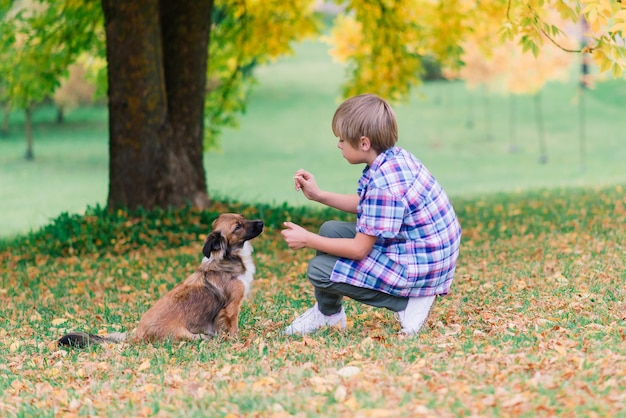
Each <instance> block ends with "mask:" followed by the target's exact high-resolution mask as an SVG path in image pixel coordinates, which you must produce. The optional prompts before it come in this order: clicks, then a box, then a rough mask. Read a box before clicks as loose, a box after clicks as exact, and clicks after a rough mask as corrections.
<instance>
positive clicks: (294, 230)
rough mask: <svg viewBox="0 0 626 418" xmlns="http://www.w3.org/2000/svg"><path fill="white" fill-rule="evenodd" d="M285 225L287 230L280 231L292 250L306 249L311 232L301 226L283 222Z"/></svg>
mask: <svg viewBox="0 0 626 418" xmlns="http://www.w3.org/2000/svg"><path fill="white" fill-rule="evenodd" d="M283 225H284V226H285V228H286V229H283V230H282V231H280V233H281V234H282V236H283V238H284V239H285V242H286V243H287V245H288V246H289V248H291V249H292V250H299V249H300V248H305V247H306V246H307V244H306V237H307V235H308V234H310V232H309V231H307V230H306V229H304V228H302V227H301V226H300V225H297V224H294V223H293V222H283Z"/></svg>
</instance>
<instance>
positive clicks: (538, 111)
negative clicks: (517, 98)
mask: <svg viewBox="0 0 626 418" xmlns="http://www.w3.org/2000/svg"><path fill="white" fill-rule="evenodd" d="M535 120H536V121H537V134H538V135H539V164H546V163H547V162H548V146H547V145H546V135H545V131H544V129H543V108H542V107H541V95H540V94H539V93H537V94H535Z"/></svg>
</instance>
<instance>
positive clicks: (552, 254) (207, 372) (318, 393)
mask: <svg viewBox="0 0 626 418" xmlns="http://www.w3.org/2000/svg"><path fill="white" fill-rule="evenodd" d="M299 52H300V53H301V54H302V55H300V56H299V57H297V58H292V59H283V60H281V61H279V62H277V63H275V64H274V65H272V66H271V67H267V68H264V69H260V72H259V76H260V79H261V84H260V86H259V89H258V90H257V91H256V93H255V95H254V96H253V97H252V100H251V102H250V106H249V109H248V113H247V114H246V115H245V117H244V118H243V119H242V126H241V128H240V129H239V130H229V131H228V132H225V135H224V138H223V150H222V153H221V154H209V155H207V156H206V167H207V176H208V179H209V185H210V192H211V194H212V195H213V197H215V198H217V199H216V201H215V202H214V205H213V206H212V207H211V208H210V210H208V211H197V210H193V209H190V208H186V209H181V210H177V211H155V212H151V213H141V212H139V213H127V212H125V211H118V212H115V213H108V212H107V211H106V210H105V209H103V208H102V203H103V202H104V200H105V199H106V183H107V175H106V170H107V146H106V113H105V112H104V111H103V110H102V109H80V110H76V111H75V112H73V113H70V114H68V122H69V123H67V124H66V125H64V126H62V127H59V126H57V125H55V124H53V123H51V122H49V121H52V120H53V118H54V115H53V112H51V111H50V109H43V110H42V111H40V112H38V113H37V115H36V116H37V117H38V118H39V121H38V124H37V125H36V128H35V154H36V158H37V160H36V162H35V163H27V162H24V161H23V160H22V155H23V145H22V142H23V132H22V129H23V128H22V127H21V125H20V123H21V120H20V115H19V114H16V115H13V116H12V117H13V119H12V125H11V131H10V133H9V136H8V138H4V139H0V150H1V152H0V184H1V188H0V201H1V202H2V206H0V236H4V237H5V239H3V240H0V304H2V306H3V309H2V314H0V358H1V359H2V361H0V415H2V416H7V417H25V416H28V417H40V416H41V417H44V416H50V417H52V416H79V415H89V416H111V417H114V416H138V417H141V416H144V417H153V416H191V417H195V416H198V417H200V416H207V415H208V416H215V417H229V418H230V417H239V416H246V417H286V416H295V417H314V416H337V417H415V416H438V417H458V416H515V417H526V416H527V417H535V416H562V417H578V416H626V408H625V406H624V405H626V402H625V401H626V398H625V397H624V393H626V345H625V344H624V341H625V340H626V305H625V302H624V301H625V300H626V194H625V193H624V185H625V184H626V179H625V177H624V176H626V173H625V172H624V170H623V168H622V167H623V164H622V161H623V160H624V157H625V155H624V154H625V152H626V151H625V147H624V144H623V140H622V139H621V138H622V135H621V133H622V132H623V130H624V123H625V122H624V119H623V118H622V117H621V114H620V111H621V109H622V108H623V104H624V103H623V97H624V95H623V94H622V93H624V83H623V82H617V81H615V82H610V83H606V84H601V85H598V87H597V89H596V90H594V91H592V92H590V93H589V94H588V95H586V96H585V105H586V106H587V113H586V115H587V124H588V125H587V128H588V143H587V151H588V154H587V159H586V161H585V162H586V167H585V170H581V167H580V160H579V155H578V146H577V144H576V141H577V139H578V131H577V124H576V117H577V116H576V115H577V107H576V105H575V103H573V102H572V100H573V99H574V98H575V91H576V89H575V86H574V85H573V84H564V85H550V86H549V87H548V89H547V91H546V93H545V96H544V97H543V100H544V101H543V104H544V119H545V121H546V132H547V141H548V142H547V143H548V157H549V160H548V163H547V164H543V165H542V164H539V163H538V162H537V158H538V156H539V155H538V150H537V136H536V131H535V128H534V126H533V116H532V110H533V108H532V105H531V102H530V100H526V99H522V98H519V103H518V104H517V112H519V113H517V115H518V116H519V119H518V123H517V125H516V126H518V130H517V132H516V136H515V137H516V138H518V140H517V141H514V143H515V144H516V145H517V147H518V152H517V153H511V152H510V151H509V147H510V145H511V143H512V140H511V138H509V137H508V136H507V135H508V132H509V129H508V125H507V122H506V121H507V113H506V110H507V109H508V99H505V98H497V97H490V98H489V100H488V102H489V103H490V106H489V108H490V109H491V113H490V114H491V123H492V125H491V126H492V128H491V129H487V128H488V126H489V125H488V124H487V119H485V117H484V116H482V117H481V115H484V113H481V112H482V111H483V110H484V109H485V108H484V107H483V106H484V104H485V101H484V100H486V98H485V97H484V96H482V94H481V93H480V92H474V93H468V92H466V91H464V89H463V88H462V85H460V84H459V83H435V84H429V85H427V86H425V87H424V89H423V90H422V91H423V93H424V94H425V97H424V98H419V97H418V96H417V94H416V95H415V97H414V98H413V100H412V101H411V103H410V105H399V106H397V107H396V110H397V113H398V118H399V120H400V129H401V140H400V141H401V144H402V145H404V146H406V147H407V148H409V149H410V150H412V151H413V152H415V153H416V154H417V155H418V156H420V158H422V160H424V161H425V162H426V164H427V165H428V166H429V168H431V170H432V171H433V172H434V173H435V175H436V176H437V177H438V178H439V179H440V180H441V182H442V183H443V184H444V186H445V187H446V189H447V190H448V191H449V193H450V195H451V196H452V199H453V204H454V206H455V208H456V210H457V213H458V215H459V219H460V221H461V224H462V226H463V243H462V249H461V254H460V257H459V263H458V268H457V274H456V279H455V282H454V284H453V287H452V291H451V293H450V294H449V295H448V296H446V297H445V298H440V299H438V301H437V303H436V304H435V307H434V310H433V312H432V314H431V316H430V319H429V323H428V325H427V326H426V327H425V329H424V331H423V332H422V333H420V335H418V336H415V337H408V338H407V337H402V336H398V335H397V331H398V329H399V324H398V323H397V322H396V321H395V319H394V318H393V315H392V314H391V313H390V312H387V311H384V310H377V309H373V308H370V307H367V306H363V305H359V304H356V303H353V302H352V301H350V300H346V301H345V307H346V312H347V315H348V328H347V330H346V331H344V332H340V331H338V330H337V329H326V330H322V331H320V332H317V333H315V334H313V335H310V336H306V337H301V336H296V337H286V336H284V335H282V333H281V330H282V329H283V328H284V327H285V326H286V325H288V324H289V323H290V322H291V321H292V320H293V318H294V317H295V316H296V315H298V314H300V313H302V312H303V311H304V310H305V309H307V308H308V307H310V306H311V305H312V304H313V300H314V298H313V292H312V289H311V287H310V285H309V284H308V282H307V280H306V269H307V262H308V260H309V259H310V257H311V256H312V252H311V251H309V250H303V251H292V250H290V249H288V248H287V246H286V245H285V243H284V241H283V240H282V239H281V236H280V225H281V222H282V221H283V220H285V219H291V220H294V221H296V222H298V223H300V224H302V225H304V226H306V227H307V228H311V229H314V228H317V227H318V226H319V225H320V223H321V220H322V219H326V218H330V217H338V216H339V214H338V213H337V212H334V211H330V210H325V211H322V210H320V209H319V208H318V207H314V206H307V205H306V202H305V201H304V200H303V198H302V196H301V195H300V194H297V193H294V192H293V191H292V190H291V186H292V184H291V175H292V173H293V170H295V169H296V168H299V167H305V168H308V169H309V170H311V171H312V172H314V173H315V174H316V175H317V177H318V181H319V183H320V185H322V186H325V187H329V188H331V187H332V188H333V189H334V190H337V191H352V190H353V188H354V182H355V181H356V179H357V178H358V174H359V172H360V169H361V168H360V167H352V166H349V165H347V164H346V163H345V162H344V161H342V159H341V157H340V154H339V152H338V151H337V150H336V149H335V148H334V138H332V136H331V134H330V128H329V121H330V118H331V117H332V112H333V110H334V107H335V105H336V103H337V102H336V100H335V99H336V91H337V90H336V84H338V83H339V82H340V81H341V79H340V78H341V77H340V75H341V73H340V72H338V71H337V70H338V68H339V67H338V66H336V65H335V64H333V63H331V62H329V61H327V60H326V61H323V60H322V61H320V59H319V58H320V57H321V53H322V50H321V49H320V47H319V45H315V44H304V45H303V46H301V47H300V48H299ZM294 69H295V70H296V71H295V72H294V71H293V70H294ZM339 70H340V68H339ZM481 109H482V110H481ZM468 119H471V120H472V123H473V128H472V129H469V128H468V127H467V126H466V123H467V121H468ZM522 139H523V140H522ZM330 167H332V169H329V168H330ZM226 197H228V199H227V198H226ZM238 202H246V203H238ZM282 202H287V203H286V204H282ZM87 205H89V206H91V207H90V208H89V209H87V210H85V208H86V206H87ZM226 210H229V211H237V212H242V213H244V214H245V215H246V216H248V217H259V218H262V219H264V220H265V222H266V224H267V228H266V231H265V232H264V234H263V235H262V236H261V237H260V238H259V239H257V240H256V241H255V244H254V245H255V253H254V257H255V260H256V265H257V275H256V280H255V282H254V285H253V291H252V294H251V296H250V298H249V299H248V300H247V301H246V302H245V303H244V305H243V309H242V314H241V319H240V328H241V331H240V335H239V336H238V337H236V338H232V339H225V338H217V339H215V340H213V341H209V342H203V343H184V344H173V343H171V342H166V343H161V344H154V345H152V344H146V345H129V344H121V345H104V346H101V347H93V348H89V349H86V350H69V351H67V350H61V349H59V348H58V347H57V345H56V339H57V338H58V337H59V336H60V335H62V334H63V333H65V332H67V331H69V330H86V331H90V332H97V333H104V332H108V331H125V330H130V329H132V328H133V327H134V326H135V324H136V323H137V321H138V319H139V318H140V316H141V315H142V313H143V312H145V311H146V309H148V307H149V306H151V304H152V303H153V302H154V300H155V299H156V298H158V297H159V296H160V295H162V294H163V293H165V292H166V291H167V290H168V289H171V288H172V287H173V286H174V285H175V284H176V283H177V282H179V281H180V280H182V279H183V278H184V277H186V276H187V275H188V274H189V273H190V272H191V271H192V270H193V269H194V268H195V267H196V265H197V263H198V262H199V261H200V259H201V257H202V256H201V254H200V246H201V242H202V239H203V238H204V236H205V234H206V233H207V232H208V229H209V227H210V223H211V220H212V219H213V218H214V217H215V216H216V214H217V213H218V212H221V211H226ZM61 212H64V213H62V214H61ZM51 218H53V220H50V219H51ZM40 226H42V227H41V228H40ZM30 229H33V231H32V232H31V233H29V234H24V233H23V232H25V231H28V230H30ZM16 234H17V236H15V237H12V238H10V239H9V238H6V237H8V236H10V235H16Z"/></svg>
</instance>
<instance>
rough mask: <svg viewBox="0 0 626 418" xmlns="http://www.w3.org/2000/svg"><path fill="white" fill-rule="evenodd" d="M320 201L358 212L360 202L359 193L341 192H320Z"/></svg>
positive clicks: (351, 211)
mask: <svg viewBox="0 0 626 418" xmlns="http://www.w3.org/2000/svg"><path fill="white" fill-rule="evenodd" d="M317 201H318V202H320V203H322V204H324V205H326V206H330V207H332V208H335V209H339V210H342V211H344V212H348V213H356V208H357V206H358V204H359V195H357V194H340V193H333V192H325V191H322V192H320V195H319V198H318V200H317Z"/></svg>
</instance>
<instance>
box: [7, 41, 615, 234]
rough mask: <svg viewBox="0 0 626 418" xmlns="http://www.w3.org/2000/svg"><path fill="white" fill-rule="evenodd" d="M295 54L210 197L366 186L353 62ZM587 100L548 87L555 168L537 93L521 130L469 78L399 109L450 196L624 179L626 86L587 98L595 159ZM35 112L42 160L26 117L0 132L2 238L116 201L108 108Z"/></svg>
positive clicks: (403, 141) (437, 86) (276, 69)
mask: <svg viewBox="0 0 626 418" xmlns="http://www.w3.org/2000/svg"><path fill="white" fill-rule="evenodd" d="M296 52H297V54H296V55H295V56H294V57H289V58H283V59H281V60H279V61H277V62H275V63H273V64H271V65H269V66H267V67H262V68H259V69H258V77H259V85H258V87H257V89H256V90H255V92H254V94H253V95H252V97H251V98H250V102H249V106H248V109H247V112H246V114H245V115H244V116H243V117H242V118H241V126H240V127H239V128H238V129H227V130H226V131H225V132H224V135H223V138H222V141H221V142H222V150H221V152H218V153H210V154H207V155H206V157H205V168H206V172H207V179H208V184H209V192H210V194H211V195H212V196H213V197H215V198H217V199H218V200H222V199H224V198H229V199H236V200H240V201H246V202H260V203H266V204H273V205H280V204H282V203H283V202H287V203H288V204H289V205H291V206H300V205H310V203H309V202H308V201H307V200H306V199H305V198H304V197H303V196H302V195H301V194H299V193H295V192H294V191H293V185H292V176H293V172H294V171H295V170H297V169H298V168H306V169H308V170H309V171H311V172H313V173H314V174H315V175H316V177H317V179H318V183H319V184H320V185H321V186H322V187H325V188H329V189H332V190H335V191H338V192H353V191H354V190H355V185H356V180H357V179H358V177H359V175H360V171H361V169H362V167H360V166H350V165H349V164H347V163H346V162H345V160H343V158H342V157H341V154H340V152H339V150H338V149H336V147H335V145H336V139H335V138H334V137H333V135H332V132H331V129H330V121H331V119H332V115H333V112H334V110H335V108H336V106H337V104H338V94H339V85H340V84H341V82H342V81H343V76H344V72H343V68H342V67H341V66H340V65H339V64H336V63H333V62H332V61H331V60H330V58H329V57H328V56H327V55H326V47H325V46H324V45H321V44H319V43H313V42H305V43H303V44H301V45H298V46H297V48H296ZM577 95H578V90H577V85H576V83H575V82H574V80H572V81H570V82H569V83H553V84H550V85H548V86H547V88H546V90H545V91H544V92H543V93H542V96H541V100H542V108H543V113H542V114H543V119H544V121H545V122H544V123H545V137H546V143H547V153H548V163H547V164H540V163H539V162H538V160H539V145H538V141H539V139H538V133H537V129H536V124H535V119H534V109H535V108H534V104H533V103H534V102H533V100H532V99H531V98H527V97H517V98H515V112H514V115H515V124H514V125H512V124H510V123H509V120H510V119H509V116H510V115H509V110H510V108H511V107H510V103H511V100H512V99H511V98H506V97H502V96H498V95H487V94H484V93H483V92H482V91H480V90H477V91H467V90H466V88H465V87H464V85H463V84H462V83H449V82H440V83H428V84H426V85H424V86H423V88H421V89H420V90H419V92H415V94H414V95H413V96H412V97H411V100H410V102H409V103H407V104H399V105H397V106H395V108H396V113H397V116H398V120H399V126H400V145H402V146H404V147H406V148H408V149H409V150H411V151H412V152H414V153H415V154H416V155H417V156H418V157H419V158H421V159H422V160H423V161H424V162H425V163H426V165H427V166H428V167H429V169H430V170H431V171H432V172H433V173H434V174H435V176H436V177H437V178H438V179H439V181H440V182H441V183H442V184H443V185H444V187H445V188H446V190H447V191H448V193H449V194H450V195H451V196H458V197H466V196H479V195H481V194H485V193H498V192H521V191H526V190H533V189H538V188H550V187H577V186H601V185H612V184H624V183H625V182H626V170H624V169H623V161H624V160H626V144H625V143H624V141H623V139H622V138H623V132H624V131H625V130H626V119H624V118H623V117H622V109H623V108H624V105H626V99H624V98H625V97H626V83H624V81H623V80H614V81H607V82H604V83H599V84H597V86H596V88H595V89H594V90H592V91H590V92H589V94H587V95H585V97H584V105H585V109H586V111H585V122H586V129H585V132H586V144H585V149H586V153H585V159H584V161H581V156H580V152H579V148H580V147H579V137H580V129H579V123H578V117H579V108H578V104H577V103H578V102H577V100H578V96H577ZM35 117H36V118H38V119H37V121H38V122H37V124H36V125H35V131H34V137H35V156H36V161H35V162H34V163H30V162H26V161H24V160H23V154H24V149H25V148H24V147H25V146H24V133H23V118H22V115H21V114H19V113H18V114H14V115H12V120H11V130H10V132H9V136H8V137H7V138H0V184H1V185H2V187H0V201H2V205H1V206H0V237H9V236H15V235H17V234H21V233H25V232H28V231H30V230H36V229H38V228H39V227H41V226H43V225H46V224H48V223H49V222H50V220H51V219H54V218H56V217H57V216H58V215H59V214H60V213H62V212H68V213H83V212H84V210H85V209H86V207H87V206H89V205H91V206H94V205H97V204H100V205H103V204H104V203H105V202H106V197H107V187H108V145H107V121H106V120H107V119H106V118H107V115H106V110H104V109H97V108H95V109H77V110H74V111H72V112H69V113H68V115H67V119H68V120H67V123H66V124H65V125H62V126H59V125H56V124H55V123H54V122H53V121H54V119H55V114H54V112H52V110H51V109H48V108H45V109H41V110H40V111H38V112H35ZM468 123H469V125H471V126H472V127H471V128H470V127H469V126H468ZM512 126H515V129H514V130H512V128H511V127H512ZM512 145H515V147H516V149H517V151H516V152H511V151H510V150H511V146H512ZM583 162H584V167H582V163H583Z"/></svg>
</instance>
